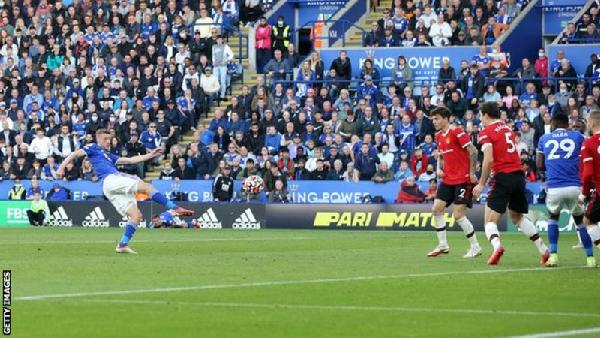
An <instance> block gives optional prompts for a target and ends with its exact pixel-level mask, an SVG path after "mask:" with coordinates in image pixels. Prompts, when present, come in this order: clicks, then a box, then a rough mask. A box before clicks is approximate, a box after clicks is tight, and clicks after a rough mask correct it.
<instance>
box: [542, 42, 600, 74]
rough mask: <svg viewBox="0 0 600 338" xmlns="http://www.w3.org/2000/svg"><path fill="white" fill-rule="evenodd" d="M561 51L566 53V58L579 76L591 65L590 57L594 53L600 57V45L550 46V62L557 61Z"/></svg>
mask: <svg viewBox="0 0 600 338" xmlns="http://www.w3.org/2000/svg"><path fill="white" fill-rule="evenodd" d="M559 50H563V51H564V52H565V57H566V58H567V59H569V61H570V62H571V66H573V68H574V69H575V71H576V72H577V74H583V73H585V69H586V68H587V66H588V65H589V64H590V63H591V61H590V55H592V54H593V53H595V54H598V55H600V44H581V45H579V44H577V45H558V44H553V45H550V46H548V53H547V55H548V58H550V62H552V61H554V60H556V53H557V52H558V51H559Z"/></svg>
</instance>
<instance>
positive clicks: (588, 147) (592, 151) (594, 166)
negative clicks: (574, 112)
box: [581, 110, 600, 248]
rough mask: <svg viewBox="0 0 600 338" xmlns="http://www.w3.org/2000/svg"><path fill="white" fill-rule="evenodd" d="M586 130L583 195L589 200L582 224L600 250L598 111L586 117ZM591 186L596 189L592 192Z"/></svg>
mask: <svg viewBox="0 0 600 338" xmlns="http://www.w3.org/2000/svg"><path fill="white" fill-rule="evenodd" d="M587 123H588V128H589V130H590V132H591V133H592V136H590V137H589V138H588V139H586V140H585V141H584V142H583V146H582V147H581V161H582V163H583V170H582V171H581V180H582V181H583V191H582V192H583V195H584V196H585V197H587V198H589V203H588V205H587V208H586V210H585V215H584V217H583V222H584V223H585V225H586V226H587V230H588V234H590V237H591V238H592V241H593V242H594V244H595V245H596V246H597V247H598V248H600V227H598V222H600V110H595V111H593V112H591V113H590V115H589V116H588V121H587ZM592 185H593V186H594V187H595V188H596V190H595V191H593V190H592Z"/></svg>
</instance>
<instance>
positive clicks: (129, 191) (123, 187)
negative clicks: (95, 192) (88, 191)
mask: <svg viewBox="0 0 600 338" xmlns="http://www.w3.org/2000/svg"><path fill="white" fill-rule="evenodd" d="M139 181H140V178H139V177H137V176H132V175H127V174H123V173H117V174H110V175H108V176H106V178H104V182H103V183H102V190H103V192H104V196H106V198H108V200H109V201H110V203H112V205H113V206H114V207H115V209H117V212H118V213H119V214H121V216H126V215H127V210H129V208H131V206H134V205H137V200H136V199H135V193H136V192H137V186H138V182H139Z"/></svg>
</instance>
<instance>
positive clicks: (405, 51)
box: [321, 46, 479, 82]
mask: <svg viewBox="0 0 600 338" xmlns="http://www.w3.org/2000/svg"><path fill="white" fill-rule="evenodd" d="M342 50H346V51H347V53H348V58H349V59H350V62H351V63H352V77H353V78H358V77H359V76H360V70H361V68H362V66H363V63H364V62H365V60H366V59H371V60H373V63H374V65H375V67H376V68H377V69H378V70H379V73H380V75H381V78H382V79H385V78H386V77H387V78H393V77H394V71H395V68H396V65H397V64H398V57H399V56H404V57H405V58H406V60H407V61H408V65H409V66H410V68H411V69H412V70H413V79H414V80H417V81H419V80H420V81H423V82H433V81H436V80H437V76H438V72H439V70H440V68H441V67H442V62H443V61H444V60H448V61H450V65H451V66H452V67H454V69H455V70H457V71H458V70H459V69H460V62H461V61H462V60H467V61H470V60H471V59H472V58H473V56H475V55H476V54H478V53H479V47H470V46H467V47H445V48H438V47H420V48H419V47H413V48H405V47H396V48H351V49H340V48H325V49H322V50H321V58H322V59H323V62H324V63H325V66H326V67H329V66H330V65H331V62H332V61H333V60H334V59H336V58H337V57H339V54H340V51H342Z"/></svg>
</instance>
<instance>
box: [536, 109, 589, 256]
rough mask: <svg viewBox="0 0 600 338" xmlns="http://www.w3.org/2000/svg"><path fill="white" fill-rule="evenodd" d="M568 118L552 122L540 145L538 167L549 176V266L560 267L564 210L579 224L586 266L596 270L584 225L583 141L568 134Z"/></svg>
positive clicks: (561, 116)
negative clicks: (559, 229)
mask: <svg viewBox="0 0 600 338" xmlns="http://www.w3.org/2000/svg"><path fill="white" fill-rule="evenodd" d="M568 127H569V117H568V116H567V115H565V114H557V115H555V116H554V117H553V118H552V129H553V131H552V133H550V134H545V135H543V136H542V137H541V138H540V140H539V143H538V149H537V159H536V161H537V167H538V169H539V170H540V172H544V171H545V172H546V188H547V193H546V207H547V208H548V213H549V214H550V220H549V221H548V241H549V242H550V258H549V259H548V263H546V266H549V267H554V266H558V236H559V232H558V219H559V218H560V212H561V211H562V210H568V211H569V212H570V213H571V215H573V220H574V221H575V224H577V232H578V233H579V235H580V237H581V242H582V243H583V246H584V248H585V253H586V256H587V266H588V267H595V266H596V259H595V258H594V251H593V247H592V240H591V239H590V235H589V234H588V232H587V229H586V228H585V226H584V225H583V204H582V203H580V201H579V196H580V195H581V178H580V177H579V152H580V149H581V146H582V144H583V141H584V137H583V135H581V133H580V132H579V131H575V130H567V128H568Z"/></svg>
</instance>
